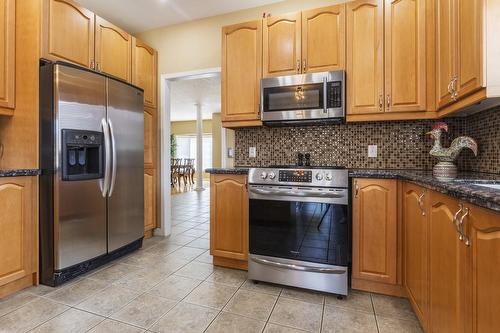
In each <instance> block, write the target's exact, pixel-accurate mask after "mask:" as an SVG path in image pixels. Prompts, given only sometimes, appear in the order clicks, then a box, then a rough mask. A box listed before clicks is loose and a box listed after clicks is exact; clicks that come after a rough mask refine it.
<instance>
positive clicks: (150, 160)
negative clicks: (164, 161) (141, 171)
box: [144, 109, 156, 168]
mask: <svg viewBox="0 0 500 333" xmlns="http://www.w3.org/2000/svg"><path fill="white" fill-rule="evenodd" d="M155 134H156V124H155V117H154V110H152V109H145V110H144V167H146V168H154V164H155V147H156V135H155Z"/></svg>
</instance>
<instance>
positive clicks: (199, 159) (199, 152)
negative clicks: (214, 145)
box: [195, 103, 204, 191]
mask: <svg viewBox="0 0 500 333" xmlns="http://www.w3.org/2000/svg"><path fill="white" fill-rule="evenodd" d="M201 108H202V106H201V104H200V103H198V104H196V188H195V191H203V190H204V188H203V118H202V113H201V111H202V109H201Z"/></svg>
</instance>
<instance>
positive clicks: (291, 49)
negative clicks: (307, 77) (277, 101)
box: [263, 12, 301, 77]
mask: <svg viewBox="0 0 500 333" xmlns="http://www.w3.org/2000/svg"><path fill="white" fill-rule="evenodd" d="M263 35H264V38H263V39H264V43H263V45H264V46H263V62H264V77H269V76H280V75H291V74H296V73H300V72H301V54H300V52H301V45H300V44H301V14H300V12H298V13H292V14H287V15H281V16H276V17H268V18H266V19H264V34H263Z"/></svg>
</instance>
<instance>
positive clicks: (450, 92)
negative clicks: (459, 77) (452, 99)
mask: <svg viewBox="0 0 500 333" xmlns="http://www.w3.org/2000/svg"><path fill="white" fill-rule="evenodd" d="M452 84H453V78H451V79H450V83H448V93H449V94H450V96H453V89H452V87H451V86H452Z"/></svg>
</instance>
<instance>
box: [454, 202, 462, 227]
mask: <svg viewBox="0 0 500 333" xmlns="http://www.w3.org/2000/svg"><path fill="white" fill-rule="evenodd" d="M458 207H460V209H459V210H458V211H457V212H456V213H455V215H453V225H454V226H455V229H456V230H457V232H458V233H460V228H459V226H458V215H459V214H460V213H461V212H462V211H463V210H464V206H463V205H462V204H459V205H458Z"/></svg>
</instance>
